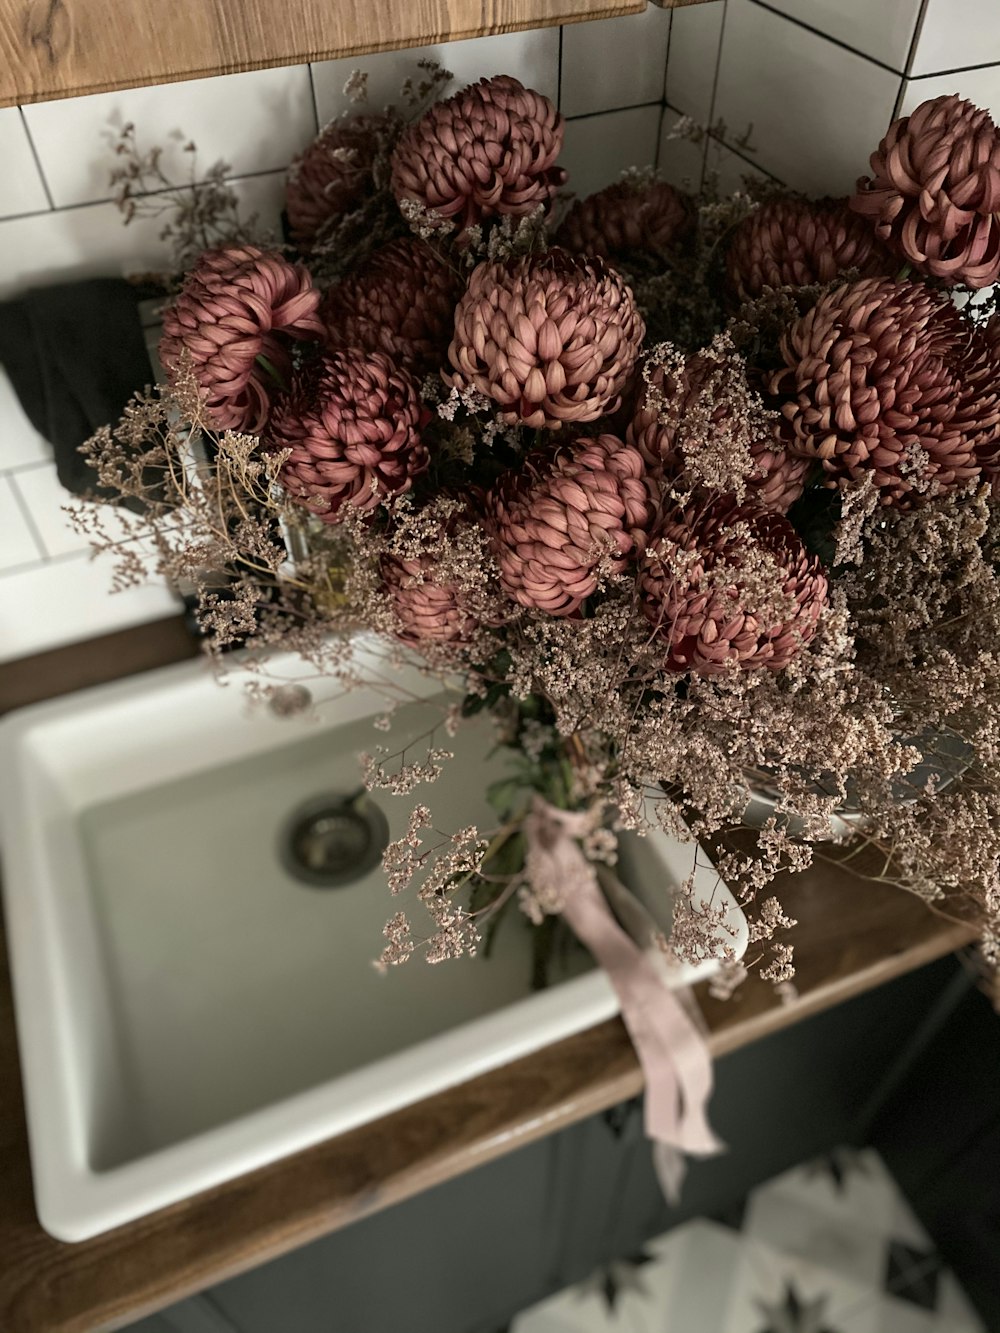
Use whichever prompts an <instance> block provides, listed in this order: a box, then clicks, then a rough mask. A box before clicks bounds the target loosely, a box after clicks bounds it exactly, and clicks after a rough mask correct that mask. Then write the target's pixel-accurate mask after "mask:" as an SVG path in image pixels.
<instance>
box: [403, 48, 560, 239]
mask: <svg viewBox="0 0 1000 1333" xmlns="http://www.w3.org/2000/svg"><path fill="white" fill-rule="evenodd" d="M562 142H563V118H562V116H561V115H560V114H559V112H558V111H557V110H556V108H555V107H554V106H553V105H552V103H551V102H550V101H549V99H548V98H547V97H545V96H543V95H542V94H541V93H536V92H533V91H532V90H531V89H530V88H525V87H524V86H523V85H522V84H520V83H519V82H518V81H517V79H514V78H511V77H510V76H509V75H507V74H500V75H497V77H496V78H493V79H481V80H480V81H479V83H475V84H473V85H472V86H471V87H468V88H463V89H462V91H461V92H458V93H456V94H455V96H454V97H449V98H448V99H447V101H444V102H437V103H435V105H434V106H432V107H431V108H430V109H429V110H428V111H427V112H426V113H425V115H423V116H422V117H421V119H420V120H418V121H417V122H416V123H415V124H413V125H411V126H409V127H408V128H407V129H406V130H405V131H404V132H403V135H402V137H401V139H400V141H399V143H398V145H397V146H396V151H395V153H394V154H393V159H392V192H393V194H394V195H395V196H396V198H397V199H398V200H400V202H402V201H404V200H412V201H413V202H415V203H417V204H420V205H422V206H423V207H424V208H425V209H428V210H430V211H431V212H432V213H436V214H438V215H439V216H441V217H442V218H446V219H448V220H450V221H452V222H454V223H455V224H456V226H457V227H458V228H459V230H460V231H461V230H462V229H464V228H465V227H468V226H471V225H473V224H475V223H479V222H483V221H487V220H489V219H490V218H493V217H498V216H504V215H507V216H512V217H521V216H523V215H524V214H526V213H531V212H533V211H534V210H535V209H536V208H537V207H538V205H539V204H541V205H543V206H544V207H545V208H546V209H547V208H548V207H549V205H550V203H551V200H552V198H553V196H554V195H555V193H556V191H557V190H558V189H559V187H560V186H561V185H562V184H563V182H564V181H565V179H566V173H565V171H563V170H562V168H561V167H557V166H556V165H555V161H556V158H557V157H558V156H559V152H560V150H561V148H562Z"/></svg>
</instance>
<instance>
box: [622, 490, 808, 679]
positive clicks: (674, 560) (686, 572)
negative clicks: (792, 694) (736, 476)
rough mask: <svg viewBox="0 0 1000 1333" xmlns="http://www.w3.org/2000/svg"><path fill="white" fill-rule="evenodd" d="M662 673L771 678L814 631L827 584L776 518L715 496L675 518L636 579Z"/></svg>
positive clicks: (783, 522) (796, 539) (785, 525)
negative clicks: (760, 673)
mask: <svg viewBox="0 0 1000 1333" xmlns="http://www.w3.org/2000/svg"><path fill="white" fill-rule="evenodd" d="M639 588H640V594H641V598H642V609H643V612H644V614H645V616H646V618H647V620H648V621H649V622H650V624H651V625H652V626H653V627H654V629H655V631H656V634H657V636H658V637H659V638H660V639H661V640H662V642H663V643H664V645H665V648H666V657H665V662H664V665H665V666H666V669H667V670H668V671H676V672H692V673H693V674H695V675H701V676H712V675H721V674H723V673H725V672H728V671H735V670H739V671H750V670H754V669H756V668H758V667H764V668H766V669H767V670H769V671H781V670H782V669H783V668H784V667H786V666H788V664H789V663H790V662H791V661H792V660H793V659H794V658H795V657H796V656H798V654H799V653H800V652H801V650H802V649H803V647H804V646H805V645H806V644H807V643H808V642H809V640H810V639H811V638H812V637H813V635H814V634H815V632H816V626H817V623H818V621H819V618H820V615H821V613H822V610H823V607H824V606H825V605H826V599H827V578H826V575H825V573H824V571H823V568H822V566H821V565H820V563H819V561H818V560H817V559H816V557H815V556H811V555H810V554H809V553H808V551H807V550H806V549H805V547H804V546H803V545H802V542H801V541H800V539H799V537H798V535H797V534H796V532H795V529H794V528H793V527H792V525H791V524H790V523H789V521H788V520H787V519H786V518H784V517H783V516H782V515H780V514H775V513H772V512H770V511H769V510H765V509H762V508H760V507H759V506H757V505H754V504H743V505H740V504H737V503H736V502H735V501H733V500H731V499H729V498H727V497H722V498H720V499H717V500H715V501H713V502H712V503H711V504H709V505H707V506H706V507H704V508H700V509H699V508H696V507H692V508H689V509H686V510H684V511H677V512H676V513H675V514H674V515H672V516H671V517H669V518H668V519H667V521H666V522H665V523H664V524H663V525H662V526H661V527H660V529H659V530H658V532H657V534H656V537H655V540H654V541H653V542H652V543H651V545H650V548H649V551H648V553H647V556H646V559H645V561H644V563H643V567H642V569H641V571H640V575H639Z"/></svg>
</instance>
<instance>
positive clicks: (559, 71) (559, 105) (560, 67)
mask: <svg viewBox="0 0 1000 1333" xmlns="http://www.w3.org/2000/svg"><path fill="white" fill-rule="evenodd" d="M565 31H566V28H565V25H564V24H562V23H560V25H559V51H558V55H557V58H556V60H557V68H556V110H557V111H560V112H561V111H562V83H563V34H564V33H565Z"/></svg>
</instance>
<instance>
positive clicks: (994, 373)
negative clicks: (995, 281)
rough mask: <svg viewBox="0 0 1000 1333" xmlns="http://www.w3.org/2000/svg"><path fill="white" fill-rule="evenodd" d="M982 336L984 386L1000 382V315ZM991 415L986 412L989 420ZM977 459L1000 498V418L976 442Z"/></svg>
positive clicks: (996, 498)
mask: <svg viewBox="0 0 1000 1333" xmlns="http://www.w3.org/2000/svg"><path fill="white" fill-rule="evenodd" d="M981 336H982V339H983V342H984V343H985V346H986V357H985V359H984V361H983V363H982V364H983V373H982V383H983V386H984V387H986V386H988V385H991V384H993V385H996V384H1000V315H994V316H993V317H992V318H991V319H990V320H989V321H988V322H987V323H986V324H985V325H984V326H983V328H982V330H981ZM990 415H991V414H989V413H984V417H985V419H986V420H987V421H988V420H989V419H990ZM976 461H977V462H978V463H979V465H980V467H981V468H982V473H983V480H984V481H987V482H989V484H990V487H991V489H992V491H993V498H994V499H995V500H1000V420H998V421H997V422H996V423H995V424H994V425H993V427H992V428H987V429H986V430H984V431H983V433H982V434H981V436H980V438H979V440H978V441H977V443H976Z"/></svg>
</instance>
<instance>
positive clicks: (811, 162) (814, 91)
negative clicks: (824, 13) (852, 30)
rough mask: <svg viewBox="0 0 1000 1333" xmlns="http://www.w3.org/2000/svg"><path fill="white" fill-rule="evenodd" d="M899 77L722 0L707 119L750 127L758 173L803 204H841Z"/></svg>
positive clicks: (882, 123)
mask: <svg viewBox="0 0 1000 1333" xmlns="http://www.w3.org/2000/svg"><path fill="white" fill-rule="evenodd" d="M899 86H900V79H899V76H898V75H896V74H893V73H890V72H889V71H888V70H886V69H883V68H882V66H880V65H876V64H874V62H872V61H871V60H868V59H866V58H865V57H864V56H859V55H856V54H855V53H854V52H852V51H848V50H846V49H845V48H844V47H842V46H838V45H837V44H836V43H834V42H832V41H829V40H828V39H827V38H825V37H821V36H819V35H817V34H816V33H814V32H810V31H809V30H807V29H806V28H803V27H801V26H799V25H798V24H797V23H789V22H788V21H787V19H784V18H782V17H781V15H779V14H775V13H773V12H772V11H771V10H769V9H765V8H763V7H762V6H761V5H759V4H755V3H754V0H727V11H726V23H725V28H724V31H723V37H722V57H721V62H720V67H719V81H718V90H717V92H716V98H715V109H714V112H713V117H714V118H715V119H716V120H717V119H718V118H720V117H721V118H722V119H723V120H724V121H725V122H726V125H727V127H728V134H727V137H728V138H730V140H732V138H733V136H736V135H740V134H743V133H744V132H745V131H746V129H747V127H748V126H750V125H752V126H753V132H752V136H751V142H752V143H753V145H754V147H755V149H756V154H755V160H756V161H757V162H758V163H759V165H760V167H761V168H762V169H763V170H764V171H766V172H768V173H769V174H771V175H773V176H777V177H778V179H779V180H782V181H784V182H785V183H786V184H788V185H790V186H792V187H793V188H794V189H798V190H803V191H805V192H806V193H807V194H813V195H822V194H846V193H848V192H849V191H851V190H853V188H854V184H855V181H856V179H857V177H858V176H859V175H860V174H862V173H863V172H864V171H865V169H866V167H867V165H868V158H869V155H870V154H871V152H872V150H873V149H874V148H875V147H876V145H877V144H878V142H879V140H880V139H881V138H882V136H883V134H884V133H885V130H886V126H887V125H888V124H889V121H890V120H891V118H892V112H893V108H894V105H895V102H896V95H897V92H898V90H899Z"/></svg>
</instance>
